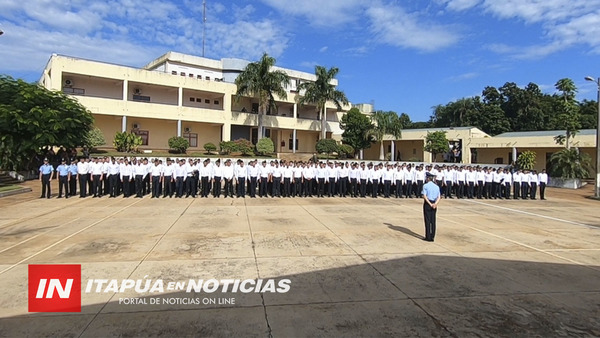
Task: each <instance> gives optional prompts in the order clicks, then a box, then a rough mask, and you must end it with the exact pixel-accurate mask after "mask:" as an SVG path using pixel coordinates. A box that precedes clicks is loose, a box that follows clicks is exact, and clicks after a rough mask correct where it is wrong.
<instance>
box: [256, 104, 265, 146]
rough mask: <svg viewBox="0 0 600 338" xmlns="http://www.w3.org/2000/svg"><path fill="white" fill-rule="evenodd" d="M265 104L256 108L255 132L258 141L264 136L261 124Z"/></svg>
mask: <svg viewBox="0 0 600 338" xmlns="http://www.w3.org/2000/svg"><path fill="white" fill-rule="evenodd" d="M265 110H266V109H265V105H264V104H263V105H261V107H260V108H259V109H258V116H257V119H258V131H257V133H256V141H257V142H258V141H260V139H261V138H263V136H264V129H265V128H264V126H263V116H264V115H265Z"/></svg>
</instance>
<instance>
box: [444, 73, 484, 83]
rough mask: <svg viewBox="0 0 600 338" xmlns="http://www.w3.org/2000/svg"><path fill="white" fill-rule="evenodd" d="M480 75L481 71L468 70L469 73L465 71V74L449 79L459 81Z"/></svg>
mask: <svg viewBox="0 0 600 338" xmlns="http://www.w3.org/2000/svg"><path fill="white" fill-rule="evenodd" d="M478 76H479V73H476V72H468V73H463V74H459V75H455V76H451V77H449V78H448V79H447V80H449V81H451V82H459V81H464V80H470V79H474V78H476V77H478Z"/></svg>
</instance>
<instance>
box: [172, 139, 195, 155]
mask: <svg viewBox="0 0 600 338" xmlns="http://www.w3.org/2000/svg"><path fill="white" fill-rule="evenodd" d="M189 147H190V142H189V141H188V140H187V139H186V138H183V137H180V136H173V137H171V138H170V139H169V148H170V149H172V150H174V151H175V152H178V153H180V154H185V152H186V151H187V148H189Z"/></svg>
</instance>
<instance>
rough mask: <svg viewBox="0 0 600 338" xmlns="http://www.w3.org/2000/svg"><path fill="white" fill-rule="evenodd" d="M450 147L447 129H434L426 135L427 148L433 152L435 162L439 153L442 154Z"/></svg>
mask: <svg viewBox="0 0 600 338" xmlns="http://www.w3.org/2000/svg"><path fill="white" fill-rule="evenodd" d="M449 149H450V146H449V145H448V139H447V138H446V132H445V131H441V130H440V131H434V132H430V133H427V137H425V150H426V151H428V152H430V153H432V154H433V162H435V157H436V156H437V154H442V153H445V152H447V151H448V150H449Z"/></svg>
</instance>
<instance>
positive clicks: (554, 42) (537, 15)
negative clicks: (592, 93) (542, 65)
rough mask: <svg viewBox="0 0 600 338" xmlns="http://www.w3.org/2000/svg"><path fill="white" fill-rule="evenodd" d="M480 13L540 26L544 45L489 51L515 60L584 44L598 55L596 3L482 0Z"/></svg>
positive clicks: (599, 16) (595, 0) (599, 2)
mask: <svg viewBox="0 0 600 338" xmlns="http://www.w3.org/2000/svg"><path fill="white" fill-rule="evenodd" d="M483 7H484V10H485V11H486V12H488V13H491V14H492V15H494V16H496V17H498V18H500V19H513V18H516V19H519V20H522V21H523V22H525V23H526V24H536V23H537V24H541V26H542V28H543V34H542V36H541V38H542V39H544V40H546V41H547V42H546V43H542V44H537V45H532V46H526V47H508V46H504V47H505V48H497V47H499V46H495V47H496V48H492V50H497V51H499V52H500V53H508V54H511V55H513V56H514V57H517V58H529V59H536V58H542V57H544V56H547V55H550V54H552V53H556V52H558V51H561V50H564V49H566V48H569V47H571V46H574V45H578V44H584V45H588V46H589V47H590V49H591V51H592V52H595V53H600V9H599V8H600V0H546V1H531V0H530V1H523V0H504V1H493V0H486V1H485V3H484V4H483Z"/></svg>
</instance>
